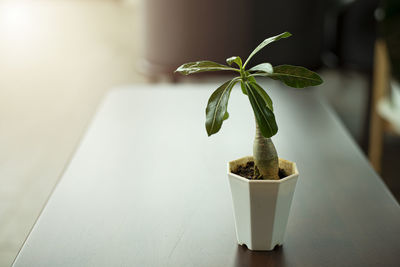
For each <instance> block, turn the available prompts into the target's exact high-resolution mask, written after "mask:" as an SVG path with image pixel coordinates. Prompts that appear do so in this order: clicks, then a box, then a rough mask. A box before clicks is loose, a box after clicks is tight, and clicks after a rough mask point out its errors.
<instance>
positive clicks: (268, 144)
mask: <svg viewBox="0 0 400 267" xmlns="http://www.w3.org/2000/svg"><path fill="white" fill-rule="evenodd" d="M289 36H291V34H290V33H288V32H284V33H282V34H279V35H277V36H274V37H271V38H268V39H265V40H264V41H263V42H262V43H261V44H260V45H258V46H257V47H256V49H254V50H253V52H251V54H250V55H249V57H248V58H247V59H246V61H245V62H244V64H243V63H242V60H241V58H240V57H238V56H234V57H230V58H228V59H227V60H226V62H227V64H228V65H222V64H219V63H215V62H212V61H197V62H191V63H186V64H183V65H181V66H180V67H178V68H177V70H176V72H178V73H181V74H184V75H188V74H193V73H198V72H205V71H233V72H236V73H237V74H238V76H237V77H235V78H233V79H231V80H229V81H227V82H225V83H224V84H222V85H221V86H220V87H219V88H217V89H216V90H215V92H214V93H213V94H212V95H211V97H210V99H209V100H208V104H207V108H206V130H207V133H208V136H211V135H213V134H215V133H217V132H218V131H219V129H220V128H221V126H222V123H223V121H224V120H226V119H228V117H229V114H228V111H227V107H228V100H229V96H230V93H231V91H232V88H233V86H234V85H235V84H236V83H240V85H241V89H242V92H243V94H245V95H246V96H247V97H248V98H249V101H250V104H251V106H252V108H253V111H254V116H255V121H256V135H255V139H254V145H253V156H247V157H243V158H240V159H237V160H233V161H231V162H229V163H228V178H229V183H230V188H231V193H232V200H233V207H234V214H235V226H236V236H237V240H238V243H239V244H241V245H242V244H245V245H247V247H248V248H249V249H251V250H272V249H274V247H275V246H276V245H282V243H283V237H284V233H285V229H286V224H287V219H288V216H289V210H290V206H291V202H292V198H293V193H294V190H295V186H296V182H297V177H298V175H299V173H298V171H297V167H296V164H295V163H293V162H290V161H287V160H284V159H280V158H278V155H277V152H276V149H275V147H274V144H273V143H272V140H271V137H272V136H274V135H275V134H276V133H277V131H278V126H277V124H276V121H275V116H274V109H273V104H272V100H271V98H270V97H269V95H268V93H267V92H266V91H265V90H264V89H263V88H262V87H261V86H260V85H259V84H258V83H257V81H256V77H268V78H271V79H274V80H280V81H282V82H283V83H284V84H286V85H288V86H290V87H294V88H304V87H307V86H316V85H319V84H321V83H322V79H321V78H320V77H319V76H318V74H316V73H314V72H312V71H310V70H308V69H306V68H303V67H299V66H291V65H280V66H276V67H272V65H271V64H270V63H262V64H259V65H256V66H254V67H252V68H250V69H247V68H246V67H247V65H248V63H249V61H250V59H251V58H252V57H253V56H254V55H255V54H256V53H257V52H258V51H260V50H261V49H262V48H264V47H265V46H266V45H268V44H270V43H272V42H274V41H277V40H279V39H282V38H287V37H289Z"/></svg>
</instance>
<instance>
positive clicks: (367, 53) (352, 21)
mask: <svg viewBox="0 0 400 267" xmlns="http://www.w3.org/2000/svg"><path fill="white" fill-rule="evenodd" d="M378 4H379V0H356V1H351V0H350V1H344V0H342V1H336V3H335V4H334V5H333V6H332V8H331V9H330V11H329V12H328V14H327V18H329V19H330V20H331V21H332V22H333V21H335V23H336V25H335V26H336V27H335V26H333V25H326V27H327V28H328V29H331V31H332V30H333V31H334V32H326V36H327V35H329V34H330V35H332V36H335V37H336V38H334V39H332V38H330V43H328V42H327V43H326V46H327V50H326V54H325V58H324V59H325V63H326V65H328V66H334V65H335V62H334V61H336V65H337V67H341V68H347V69H353V70H359V71H366V72H371V70H372V65H373V55H374V44H375V39H376V20H375V17H374V14H375V11H376V8H377V7H378ZM332 17H334V19H332ZM334 28H336V30H335V29H334ZM326 39H327V40H329V36H327V37H326ZM329 53H331V55H330V57H329V56H328V57H327V54H329ZM332 55H333V56H332ZM332 58H335V59H334V61H332ZM329 60H330V61H329Z"/></svg>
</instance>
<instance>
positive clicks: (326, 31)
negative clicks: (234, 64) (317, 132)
mask: <svg viewBox="0 0 400 267" xmlns="http://www.w3.org/2000/svg"><path fill="white" fill-rule="evenodd" d="M283 31H290V32H291V33H292V34H293V36H292V37H291V38H289V39H286V40H285V41H281V42H279V44H272V45H271V46H270V47H269V48H268V49H265V50H264V51H263V52H262V53H260V54H259V55H258V56H257V58H255V60H254V61H253V63H254V64H255V63H257V62H261V61H267V62H271V63H273V64H282V63H287V64H294V65H302V66H305V67H308V68H310V69H313V70H317V71H318V72H319V73H321V75H322V77H323V79H324V81H325V83H324V84H323V85H322V86H320V88H319V89H318V92H319V94H320V95H321V97H322V98H323V99H324V101H326V102H328V103H329V104H330V105H331V106H332V109H333V110H334V111H335V112H336V113H337V115H338V117H339V118H340V119H341V121H342V122H343V124H344V126H345V127H346V128H347V129H348V131H349V134H350V135H351V136H352V137H353V138H354V140H355V142H357V143H358V144H359V146H360V149H361V150H362V151H363V153H365V155H366V157H368V158H369V159H370V160H371V164H372V165H373V166H374V168H375V169H376V171H377V172H378V173H379V174H380V175H381V177H382V179H383V180H384V182H385V183H386V184H387V185H388V187H389V188H390V190H391V191H392V193H393V194H394V196H395V197H396V198H397V199H398V200H399V199H400V175H399V172H398V170H397V169H398V165H399V164H400V136H399V134H400V85H399V82H398V81H399V79H400V1H397V0H387V1H378V0H326V1H318V0H301V1H300V0H280V1H265V0H202V1H195V0H31V1H18V0H14V1H5V0H0V266H1V267H2V266H10V265H11V263H12V261H13V259H14V257H15V256H16V254H17V253H18V250H19V248H20V247H21V245H22V244H23V242H24V240H25V238H26V236H27V235H28V233H29V231H30V229H31V227H32V226H33V224H34V222H35V220H36V219H37V217H38V215H39V214H40V211H41V209H42V207H43V205H44V204H45V203H46V200H47V198H48V197H49V195H50V194H51V192H52V189H53V188H54V186H55V184H56V183H57V181H58V179H59V178H60V176H61V174H62V171H63V169H64V168H65V166H66V164H67V163H68V160H69V159H70V157H71V156H72V155H73V152H74V149H75V147H76V146H77V144H78V143H79V140H80V137H81V136H82V134H84V131H85V128H86V127H87V125H88V123H89V122H90V119H91V118H92V116H93V114H94V113H95V112H96V107H97V105H98V104H99V103H100V101H101V99H102V97H103V96H104V94H105V93H106V92H107V90H109V89H110V88H112V87H115V86H118V85H122V84H132V83H160V82H161V83H166V82H167V83H170V82H185V83H193V82H196V83H197V82H214V81H215V82H219V81H221V80H223V79H226V77H221V76H219V74H213V75H200V76H198V77H193V78H192V77H190V78H184V79H183V78H182V77H178V76H176V75H174V74H173V70H174V69H175V68H176V67H177V66H178V65H180V64H182V63H184V62H187V61H194V60H198V59H210V60H214V61H218V62H221V63H223V62H224V61H225V58H226V57H227V56H231V55H239V56H241V57H242V58H246V56H247V55H248V53H249V52H250V51H251V50H252V49H253V48H254V47H255V46H256V45H258V43H259V42H261V41H262V40H263V39H265V38H266V37H270V36H272V35H276V34H279V33H281V32H283ZM396 81H397V82H396ZM306 90H307V89H306ZM327 142H329V140H327Z"/></svg>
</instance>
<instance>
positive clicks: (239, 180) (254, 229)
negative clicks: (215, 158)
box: [228, 156, 299, 250]
mask: <svg viewBox="0 0 400 267" xmlns="http://www.w3.org/2000/svg"><path fill="white" fill-rule="evenodd" d="M252 160H253V157H251V156H248V157H243V158H240V159H237V160H234V161H231V162H229V163H228V178H229V185H230V188H231V193H232V200H233V209H234V215H235V226H236V237H237V240H238V243H239V244H240V245H243V244H245V245H246V246H247V247H248V248H249V249H250V250H273V249H274V247H275V246H276V245H282V244H283V239H284V235H285V230H286V225H287V220H288V217H289V211H290V206H291V203H292V199H293V194H294V190H295V188H296V183H297V178H298V176H299V173H298V171H297V167H296V164H295V163H293V162H290V161H287V160H284V159H279V168H281V169H284V170H285V172H286V174H288V176H286V177H285V178H283V179H280V180H249V179H247V178H244V177H242V176H239V175H237V174H234V173H233V172H232V171H236V170H237V168H238V167H239V166H240V165H246V163H247V162H248V161H252Z"/></svg>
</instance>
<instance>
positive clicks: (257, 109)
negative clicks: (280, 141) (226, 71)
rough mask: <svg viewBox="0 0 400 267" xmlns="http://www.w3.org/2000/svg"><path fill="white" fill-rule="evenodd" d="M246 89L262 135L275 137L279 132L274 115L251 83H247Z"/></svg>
mask: <svg viewBox="0 0 400 267" xmlns="http://www.w3.org/2000/svg"><path fill="white" fill-rule="evenodd" d="M246 87H247V92H248V96H249V100H250V103H251V106H252V108H253V111H254V116H255V117H256V120H257V123H258V126H259V127H260V131H261V134H262V135H263V136H264V137H266V138H270V137H272V136H274V135H275V134H276V133H277V132H278V126H277V125H276V121H275V115H274V113H273V112H272V110H270V109H269V108H268V105H267V103H266V102H265V101H264V99H263V97H262V95H261V94H259V93H258V91H257V90H256V89H254V88H253V87H252V86H251V85H250V84H249V83H246Z"/></svg>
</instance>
